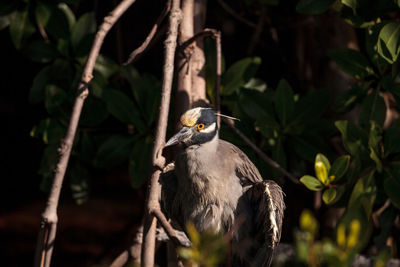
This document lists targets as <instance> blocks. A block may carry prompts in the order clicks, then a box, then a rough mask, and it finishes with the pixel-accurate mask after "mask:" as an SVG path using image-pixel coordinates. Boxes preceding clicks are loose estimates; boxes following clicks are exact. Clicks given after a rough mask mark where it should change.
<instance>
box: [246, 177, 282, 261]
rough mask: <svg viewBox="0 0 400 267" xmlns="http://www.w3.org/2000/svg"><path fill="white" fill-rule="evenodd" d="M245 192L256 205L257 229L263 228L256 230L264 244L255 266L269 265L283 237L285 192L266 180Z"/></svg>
mask: <svg viewBox="0 0 400 267" xmlns="http://www.w3.org/2000/svg"><path fill="white" fill-rule="evenodd" d="M245 194H246V195H247V197H248V200H249V202H250V205H251V206H252V207H254V214H255V216H254V222H255V226H256V229H262V231H256V236H255V238H256V239H257V241H258V243H259V244H262V246H261V248H259V249H258V251H257V254H256V256H255V258H254V261H253V266H269V265H270V264H271V261H272V253H273V250H274V248H275V247H276V245H277V244H278V242H279V240H280V238H281V233H282V220H283V212H284V210H285V202H284V201H283V195H284V193H283V191H282V189H281V187H280V186H279V185H278V184H276V183H275V182H274V181H271V180H266V181H262V182H258V183H256V184H254V185H253V186H251V187H250V188H249V189H248V190H247V191H246V193H245Z"/></svg>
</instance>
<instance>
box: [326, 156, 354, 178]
mask: <svg viewBox="0 0 400 267" xmlns="http://www.w3.org/2000/svg"><path fill="white" fill-rule="evenodd" d="M349 165H350V156H349V155H345V156H341V157H339V158H337V159H336V160H335V161H334V162H333V164H332V168H331V170H330V172H329V176H332V175H333V176H334V181H338V180H339V179H340V178H342V177H343V175H344V174H345V173H346V172H347V170H348V168H349Z"/></svg>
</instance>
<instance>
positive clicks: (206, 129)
mask: <svg viewBox="0 0 400 267" xmlns="http://www.w3.org/2000/svg"><path fill="white" fill-rule="evenodd" d="M216 125H217V124H216V123H215V122H214V123H213V124H211V125H210V126H208V127H207V128H204V129H203V130H200V132H202V133H211V132H214V131H215V127H216Z"/></svg>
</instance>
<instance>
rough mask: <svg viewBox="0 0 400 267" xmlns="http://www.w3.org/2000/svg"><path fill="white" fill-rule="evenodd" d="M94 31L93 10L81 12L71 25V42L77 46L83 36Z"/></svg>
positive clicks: (94, 19) (94, 18)
mask: <svg viewBox="0 0 400 267" xmlns="http://www.w3.org/2000/svg"><path fill="white" fill-rule="evenodd" d="M95 31H96V17H95V14H94V12H88V13H85V14H83V15H82V16H81V17H80V18H79V19H78V21H77V22H76V23H75V24H74V25H73V26H72V30H71V43H72V45H73V46H74V48H77V47H78V45H79V43H80V42H81V41H82V39H83V37H84V36H85V35H87V34H90V33H94V32H95Z"/></svg>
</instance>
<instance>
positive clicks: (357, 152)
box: [335, 121, 367, 156]
mask: <svg viewBox="0 0 400 267" xmlns="http://www.w3.org/2000/svg"><path fill="white" fill-rule="evenodd" d="M335 126H336V128H337V129H338V130H339V131H340V133H341V134H342V141H343V146H344V148H345V149H346V150H347V151H348V152H349V153H350V154H351V155H353V156H364V155H365V154H366V153H367V150H366V144H367V136H366V135H365V133H364V132H363V131H362V130H361V129H359V128H358V127H357V126H355V125H354V124H353V123H351V122H348V121H336V122H335Z"/></svg>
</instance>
